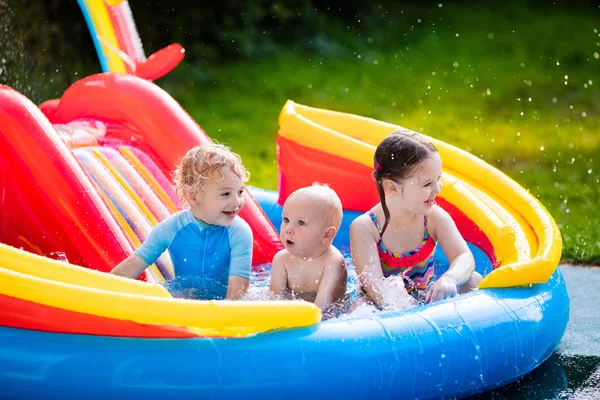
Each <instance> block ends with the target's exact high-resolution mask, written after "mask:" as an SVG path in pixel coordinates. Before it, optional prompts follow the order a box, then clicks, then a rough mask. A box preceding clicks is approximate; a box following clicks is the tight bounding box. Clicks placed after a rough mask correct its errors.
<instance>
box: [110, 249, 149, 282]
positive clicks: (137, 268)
mask: <svg viewBox="0 0 600 400" xmlns="http://www.w3.org/2000/svg"><path fill="white" fill-rule="evenodd" d="M148 265H149V264H147V263H146V261H144V260H142V258H141V257H140V256H138V255H137V254H132V255H130V256H129V257H127V258H126V259H124V260H123V261H121V262H120V263H119V264H118V265H117V266H116V267H114V268H113V269H112V271H110V273H111V274H114V275H119V276H124V277H126V278H133V279H136V278H137V277H139V276H140V275H141V274H142V272H144V271H145V270H146V268H148Z"/></svg>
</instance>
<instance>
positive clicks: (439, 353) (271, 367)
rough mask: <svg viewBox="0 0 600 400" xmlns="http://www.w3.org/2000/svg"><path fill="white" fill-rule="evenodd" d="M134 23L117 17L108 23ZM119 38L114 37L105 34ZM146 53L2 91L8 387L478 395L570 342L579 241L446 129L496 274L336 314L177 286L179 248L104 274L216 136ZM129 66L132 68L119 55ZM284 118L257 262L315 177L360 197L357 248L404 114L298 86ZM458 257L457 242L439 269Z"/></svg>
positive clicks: (469, 229) (101, 395) (172, 199)
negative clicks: (135, 275)
mask: <svg viewBox="0 0 600 400" xmlns="http://www.w3.org/2000/svg"><path fill="white" fill-rule="evenodd" d="M82 3H83V4H84V5H86V4H87V5H91V6H97V7H99V8H100V9H101V10H104V11H105V12H106V15H105V16H111V18H113V19H114V20H115V21H117V22H118V21H121V22H120V23H124V22H123V21H125V23H124V24H125V25H122V26H127V23H126V22H127V21H126V20H123V19H122V18H121V19H120V20H119V18H120V17H119V16H122V15H127V14H126V13H125V14H120V13H124V12H125V11H126V9H125V8H124V5H126V2H122V1H112V2H107V3H102V2H100V1H99V0H98V1H91V0H89V1H88V0H85V1H83V2H82V1H80V4H82ZM108 3H114V5H108ZM111 7H118V8H117V9H113V8H111ZM82 8H83V6H82ZM85 10H86V8H84V11H85ZM124 10H125V11H124ZM115 13H116V14H115ZM100 14H102V13H100ZM90 15H96V14H90ZM94 18H96V19H94ZM94 18H92V17H89V16H88V19H89V21H91V20H97V17H94ZM89 21H88V22H89ZM117 25H118V24H117ZM117 25H115V24H112V25H111V24H108V25H106V26H104V28H105V31H104V32H105V34H106V32H107V31H108V33H110V32H111V31H110V29H109V28H111V29H113V26H117ZM115 31H116V32H119V30H118V29H117V30H115ZM113 33H114V32H113ZM109 36H110V35H109ZM99 37H100V36H99ZM114 37H115V38H116V39H115V40H116V41H115V42H114V43H113V45H114V46H121V48H124V47H123V46H125V45H126V43H125V42H123V39H122V38H121V39H120V40H121V41H119V40H117V39H118V38H119V37H121V36H120V35H115V36H114ZM106 43H110V42H107V39H106V36H104V39H101V40H100V39H98V40H96V45H97V46H105V44H106ZM106 48H108V49H109V50H106V49H105V51H110V49H111V48H112V47H110V46H108V47H106ZM130 53H131V51H130ZM167 53H168V52H167ZM163 54H165V53H163ZM169 54H171V53H169ZM140 57H141V56H140ZM140 57H138V59H136V60H137V61H136V63H131V62H130V63H126V64H127V66H128V67H127V68H129V69H127V68H126V69H125V70H123V71H116V72H110V73H105V74H99V75H94V76H90V77H87V78H84V79H82V80H81V81H78V82H76V83H75V84H73V85H72V86H71V87H70V88H69V89H68V90H67V91H66V92H65V93H64V95H63V96H62V97H61V99H58V100H52V101H48V102H46V103H44V104H42V105H41V106H40V107H39V108H38V107H37V106H35V105H34V104H33V103H32V102H31V101H29V100H28V99H26V98H25V97H24V96H23V95H21V94H20V93H17V92H16V91H14V90H12V89H10V88H7V87H0V189H1V190H0V193H1V194H2V201H1V202H0V225H1V226H2V229H1V230H0V242H2V243H1V244H0V350H1V351H0V358H1V362H0V385H1V386H2V388H3V396H5V397H7V398H29V399H35V398H39V399H81V398H86V399H95V398H97V399H105V398H110V397H114V398H130V399H135V398H140V399H142V398H144V399H152V398H165V397H167V398H179V399H187V398H190V399H192V398H194V399H197V398H238V397H255V398H281V397H282V396H286V397H291V398H306V397H317V398H325V397H333V398H348V399H350V398H368V397H369V398H370V397H376V398H383V399H386V398H389V399H392V398H419V399H425V398H439V397H444V396H457V397H458V396H465V395H469V394H473V393H478V392H483V391H486V390H490V389H493V388H496V387H498V386H502V385H505V384H507V383H509V382H511V381H514V380H516V379H518V378H519V377H521V376H523V375H525V374H527V373H528V372H530V371H532V370H533V369H535V368H536V367H537V366H538V365H540V364H541V363H542V362H543V361H544V360H545V359H547V358H548V357H549V356H550V355H551V354H552V352H553V351H554V350H555V349H556V347H557V346H558V343H559V342H560V340H561V337H562V335H563V333H564V331H565V328H566V324H567V321H568V316H569V298H568V295H567V292H566V286H565V283H564V281H563V279H562V276H561V275H560V272H559V271H558V270H557V269H556V267H557V265H558V262H559V260H560V254H561V239H560V232H559V231H558V228H557V226H556V224H555V222H554V220H553V219H552V217H551V216H550V215H549V214H548V212H547V211H546V210H545V209H544V207H543V206H542V205H541V204H540V203H539V202H538V201H537V200H536V199H535V198H534V197H533V196H531V195H530V194H529V193H528V192H527V191H526V190H525V189H523V188H522V187H521V186H519V185H518V184H517V183H516V182H514V181H512V180H511V179H510V178H508V177H507V176H506V175H504V174H502V173H501V172H500V171H498V170H497V169H495V168H493V167H491V166H489V165H487V164H486V163H484V162H483V161H481V160H480V159H478V158H476V157H474V156H473V155H471V154H469V153H467V152H464V151H462V150H460V149H457V148H455V147H453V146H451V145H449V144H446V143H443V142H440V141H437V140H435V138H431V139H432V141H433V142H434V143H435V145H436V146H437V148H438V150H439V153H440V156H441V157H442V159H443V162H444V189H443V191H442V192H441V194H440V201H439V202H438V203H439V204H440V205H441V206H442V207H444V208H445V209H446V210H447V211H448V212H449V213H450V214H451V215H452V216H453V218H454V220H455V221H456V223H457V226H458V227H459V230H460V232H461V234H462V235H463V237H464V238H465V239H466V240H467V241H468V243H469V246H470V247H471V249H472V251H473V253H474V255H475V258H476V265H477V270H478V271H479V272H480V273H481V274H482V275H483V276H484V280H483V281H482V282H481V284H480V286H479V289H478V290H476V291H474V292H472V293H469V294H467V295H462V296H459V297H456V298H453V299H449V300H445V301H441V302H438V303H435V304H430V305H426V306H421V307H415V308H412V309H409V310H404V311H388V312H383V313H379V314H376V315H371V316H368V317H362V318H349V317H342V318H339V319H332V320H328V321H321V313H320V311H319V310H318V309H317V308H316V307H315V306H314V305H312V304H309V303H304V302H296V301H288V302H281V301H279V302H275V301H273V302H264V301H255V302H250V301H246V302H244V301H240V302H227V301H192V300H183V299H174V298H172V297H171V295H170V294H169V293H168V292H167V291H166V290H165V289H164V287H163V286H161V285H160V283H161V282H162V281H164V280H165V279H169V278H170V277H172V276H173V274H174V273H176V271H173V268H172V265H171V263H170V260H169V259H168V257H165V258H163V259H161V260H159V261H157V263H156V265H154V266H152V268H151V269H149V270H148V273H147V274H146V275H145V276H144V277H142V278H143V280H138V281H135V280H129V279H124V278H120V277H116V276H112V275H109V274H106V273H105V272H102V271H108V270H109V269H110V268H112V266H114V265H115V264H116V263H118V262H119V261H120V260H122V259H123V258H125V257H127V256H128V255H129V254H131V252H132V251H133V249H134V248H135V247H136V246H137V245H139V243H140V242H141V241H142V240H144V238H145V237H146V236H147V233H148V232H149V230H150V229H151V228H152V227H153V226H154V225H155V224H156V223H158V222H159V221H161V220H162V219H164V218H166V217H167V216H168V215H170V214H171V213H172V212H174V211H176V210H177V209H178V207H179V206H180V205H179V204H178V202H177V198H176V196H174V194H173V191H172V188H171V185H170V184H169V173H170V171H171V170H172V168H173V166H174V165H175V163H176V162H177V160H178V157H180V156H181V155H183V154H184V153H185V151H186V150H187V149H188V148H190V147H192V146H193V145H196V144H202V143H207V142H208V141H210V139H209V137H208V136H206V135H205V134H204V132H203V131H202V129H201V128H200V127H199V126H198V125H197V124H196V123H195V122H194V121H193V120H192V119H191V117H190V116H189V115H188V114H187V113H186V112H185V111H184V110H183V109H182V108H181V107H180V106H179V104H177V102H175V100H173V99H172V98H171V97H170V96H169V95H168V94H167V93H166V92H164V91H163V90H161V89H160V88H159V87H158V86H156V85H154V84H153V83H152V82H150V81H148V80H146V79H152V78H153V77H156V76H158V75H160V73H162V72H164V71H161V70H160V68H158V66H160V65H163V64H161V63H158V64H156V65H155V68H154V69H152V68H150V67H143V66H141V65H142V64H144V60H141V58H140ZM160 58H161V56H157V57H156V58H155V59H160ZM105 59H107V58H105ZM121 61H122V60H121ZM130 61H131V60H130ZM152 63H153V62H152V61H150V62H149V63H148V64H147V65H150V66H151V65H152ZM112 64H114V65H117V67H119V68H121V67H122V68H125V66H124V65H125V64H123V65H121V64H119V60H118V59H113V61H112ZM112 64H111V65H112ZM106 66H107V68H108V69H109V70H110V65H109V64H106ZM115 68H116V67H115ZM144 68H147V69H146V72H145V73H144ZM136 71H137V72H136ZM148 71H150V72H148ZM119 72H121V73H119ZM144 74H147V75H144ZM135 75H139V76H135ZM143 78H146V79H143ZM279 124H280V130H279V134H278V136H277V146H278V160H277V163H278V170H279V171H278V172H279V182H280V187H279V190H278V191H277V192H271V191H265V190H261V189H252V190H251V194H248V195H247V196H248V198H247V203H246V204H247V206H246V208H245V210H244V214H243V215H242V217H243V218H245V219H246V220H247V221H248V222H249V224H250V225H251V227H252V229H253V231H254V235H255V246H254V260H253V264H254V265H261V264H262V263H264V262H268V261H269V260H270V258H271V257H272V255H273V254H274V252H276V251H277V250H278V249H279V248H280V246H281V244H280V243H279V241H278V238H277V232H276V231H275V229H274V228H273V225H275V226H279V223H280V213H281V204H282V202H283V201H284V200H285V199H286V198H287V196H288V195H289V194H290V193H291V192H292V191H294V190H295V189H297V188H298V187H301V186H305V185H310V184H312V182H314V181H320V182H325V183H328V184H329V185H330V186H331V187H333V188H334V189H335V190H336V191H337V192H338V194H339V195H340V197H341V199H342V203H343V205H344V209H345V211H344V221H343V225H342V228H341V229H340V234H339V235H338V236H337V237H336V241H335V243H334V244H335V245H336V246H338V247H340V248H342V249H344V248H347V246H348V226H349V224H350V222H351V221H352V220H353V219H354V218H355V217H356V216H357V215H359V214H360V213H362V212H364V211H365V210H367V209H369V208H370V207H371V206H372V205H373V204H375V203H376V202H377V199H376V194H375V193H376V191H375V190H374V183H373V181H372V180H371V178H370V173H371V170H372V159H373V152H374V149H375V146H376V144H377V143H378V142H379V141H380V140H381V139H382V138H383V137H385V135H387V134H388V133H390V132H392V131H394V130H396V129H398V128H399V127H398V126H395V125H392V124H388V123H384V122H380V121H376V120H372V119H368V118H364V117H360V116H355V115H350V114H344V113H339V112H333V111H328V110H322V109H315V108H311V107H306V106H301V105H298V104H295V103H293V102H291V101H290V102H288V103H287V104H286V105H285V106H284V107H283V110H282V112H281V114H280V119H279ZM65 260H68V262H65ZM84 267H85V268H84ZM445 267H447V260H446V259H445V257H444V255H443V253H442V252H441V251H438V253H436V273H438V274H439V273H441V272H443V270H444V268H445Z"/></svg>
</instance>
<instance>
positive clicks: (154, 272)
mask: <svg viewBox="0 0 600 400" xmlns="http://www.w3.org/2000/svg"><path fill="white" fill-rule="evenodd" d="M94 185H96V182H95V181H94ZM96 188H97V189H98V193H100V195H101V196H102V198H103V199H104V202H105V203H106V205H108V208H109V209H110V211H111V212H112V214H113V215H114V217H115V218H116V219H117V221H118V222H119V225H120V226H121V228H123V231H125V236H127V238H128V239H129V242H130V243H131V245H132V246H133V248H134V249H137V248H138V247H140V246H141V245H142V242H141V241H140V239H139V238H138V237H137V235H136V234H135V232H134V231H133V229H132V228H131V226H129V224H128V223H127V221H126V220H125V217H123V214H121V212H120V211H119V210H118V209H117V207H115V205H114V204H113V202H112V201H111V200H110V199H109V198H108V197H107V196H106V194H105V193H104V191H103V190H102V188H100V187H98V185H96ZM168 265H169V266H170V267H171V269H173V268H172V264H171V263H170V260H169V264H168ZM146 271H147V276H148V278H149V279H150V280H151V281H152V282H158V283H164V282H165V281H166V279H165V277H164V276H163V274H162V273H161V272H160V270H159V269H158V267H157V266H156V264H152V265H150V266H149V267H148V269H146Z"/></svg>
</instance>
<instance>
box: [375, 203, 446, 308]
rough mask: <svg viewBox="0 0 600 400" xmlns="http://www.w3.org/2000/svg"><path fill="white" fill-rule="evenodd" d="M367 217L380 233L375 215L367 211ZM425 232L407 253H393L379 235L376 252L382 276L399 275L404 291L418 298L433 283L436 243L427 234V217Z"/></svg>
mask: <svg viewBox="0 0 600 400" xmlns="http://www.w3.org/2000/svg"><path fill="white" fill-rule="evenodd" d="M369 217H371V220H372V221H373V223H374V224H375V226H376V227H377V231H379V232H380V233H381V229H380V228H379V224H378V222H377V216H376V215H375V214H374V213H369ZM424 224H425V234H424V235H423V241H422V242H421V244H420V245H419V246H418V247H417V248H416V249H415V250H413V251H409V252H408V253H402V254H399V253H393V252H391V251H389V250H388V249H386V248H385V246H384V245H383V241H382V240H381V237H380V238H379V242H378V243H377V252H378V253H379V259H380V261H381V270H382V271H383V276H384V277H386V278H387V277H388V276H392V275H401V276H402V277H403V279H404V286H405V287H406V291H407V292H408V293H410V294H412V295H413V296H414V297H415V298H417V299H420V298H421V297H423V295H424V294H425V290H426V289H427V288H428V287H429V285H430V284H431V283H433V281H432V279H433V272H434V268H433V264H434V262H433V260H434V256H435V248H436V246H437V243H436V242H435V241H434V240H433V238H432V237H431V236H429V232H428V231H427V217H425V218H424Z"/></svg>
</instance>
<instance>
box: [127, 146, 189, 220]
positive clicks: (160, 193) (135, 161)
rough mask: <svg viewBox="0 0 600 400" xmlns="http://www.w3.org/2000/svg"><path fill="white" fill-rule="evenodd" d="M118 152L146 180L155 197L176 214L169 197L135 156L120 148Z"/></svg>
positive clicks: (129, 151) (173, 204)
mask: <svg viewBox="0 0 600 400" xmlns="http://www.w3.org/2000/svg"><path fill="white" fill-rule="evenodd" d="M119 151H120V152H121V153H122V154H123V156H124V157H125V158H126V159H127V160H128V161H129V162H130V163H131V165H133V167H134V168H135V169H136V170H137V171H138V173H139V174H140V175H141V176H142V177H143V178H144V179H145V180H146V182H147V183H148V186H150V188H152V190H154V192H155V193H156V195H157V196H159V197H160V198H161V199H162V201H163V203H165V205H166V206H167V207H168V208H169V210H171V212H173V213H176V212H177V211H179V210H178V209H177V206H176V205H175V203H173V200H171V198H170V197H169V195H168V194H167V192H165V190H164V189H163V187H162V186H161V185H160V183H158V181H157V180H156V178H154V176H153V175H152V174H151V173H150V171H148V169H146V167H145V166H144V164H142V162H141V161H140V160H139V159H138V158H137V157H136V155H135V154H133V152H132V151H131V150H129V149H128V148H126V147H120V148H119Z"/></svg>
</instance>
